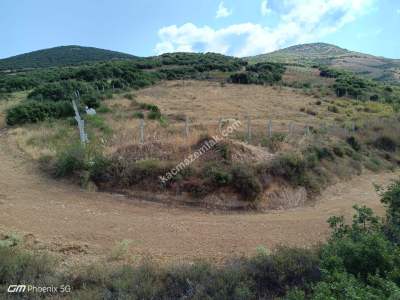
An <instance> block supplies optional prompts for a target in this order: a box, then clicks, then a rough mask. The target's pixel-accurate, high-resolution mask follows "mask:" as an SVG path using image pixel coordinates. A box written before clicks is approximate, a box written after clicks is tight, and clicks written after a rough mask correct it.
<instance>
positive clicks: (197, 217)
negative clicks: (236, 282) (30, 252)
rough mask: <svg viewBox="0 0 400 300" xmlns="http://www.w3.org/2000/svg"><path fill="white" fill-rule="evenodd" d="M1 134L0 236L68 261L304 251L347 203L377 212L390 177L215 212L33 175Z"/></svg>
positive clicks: (360, 179) (378, 176)
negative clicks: (379, 189) (304, 198)
mask: <svg viewBox="0 0 400 300" xmlns="http://www.w3.org/2000/svg"><path fill="white" fill-rule="evenodd" d="M6 134H7V132H6V131H4V130H3V131H2V133H0V162H1V172H0V232H2V233H9V232H16V233H19V234H22V235H25V237H26V240H27V243H28V244H29V246H30V247H32V248H39V249H48V250H51V251H53V252H55V253H59V254H60V255H61V256H63V257H64V258H66V259H68V260H75V259H78V260H82V259H96V258H100V257H104V256H107V255H108V254H109V253H110V251H111V250H112V249H113V248H114V247H115V245H116V243H118V242H121V241H122V240H129V241H131V243H130V250H129V251H130V254H132V255H133V256H135V257H144V256H151V257H153V258H154V259H156V260H159V261H168V262H170V261H176V260H189V261H190V260H193V259H196V258H199V257H203V258H207V259H211V260H215V261H221V260H223V259H224V258H227V257H231V256H232V255H242V254H244V255H248V254H252V253H254V252H255V251H256V248H257V247H259V246H264V247H266V248H270V249H271V248H274V247H276V246H278V245H280V244H287V245H299V246H309V245H312V244H314V243H317V242H319V241H321V240H323V239H325V238H326V237H327V235H328V233H329V230H328V226H327V224H326V219H327V218H328V217H329V216H332V215H341V214H344V215H345V216H346V217H348V218H349V217H350V216H351V215H352V213H353V212H352V209H351V207H352V205H353V204H354V203H362V204H366V205H368V206H369V207H372V208H373V209H375V210H376V211H378V212H379V211H382V208H381V205H380V203H379V200H378V196H377V195H376V193H375V191H374V187H373V185H372V183H378V184H385V183H388V182H389V181H390V179H392V178H395V177H396V174H394V173H384V174H365V175H363V176H360V177H356V178H354V179H353V180H351V181H348V182H344V183H340V184H337V185H335V186H332V187H330V188H328V189H327V190H326V191H325V192H324V193H323V195H322V196H321V197H320V199H318V201H317V203H316V205H315V206H314V207H303V208H298V209H295V210H289V211H275V212H271V213H263V214H261V213H220V212H206V211H198V210H193V209H184V208H172V207H166V206H163V205H161V204H156V203H147V202H144V201H140V199H127V198H125V197H123V196H119V195H111V194H105V193H89V192H85V191H81V190H80V189H79V188H78V187H76V186H73V185H69V184H67V183H63V182H57V181H54V180H52V179H49V178H45V177H44V176H38V173H37V170H36V169H35V166H34V165H31V164H30V163H29V162H27V161H26V160H25V159H24V157H23V156H22V154H21V153H18V151H16V150H15V149H16V148H15V147H14V146H13V145H8V144H7V143H6V141H7V140H6V136H5V135H6Z"/></svg>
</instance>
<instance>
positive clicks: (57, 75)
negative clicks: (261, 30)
mask: <svg viewBox="0 0 400 300" xmlns="http://www.w3.org/2000/svg"><path fill="white" fill-rule="evenodd" d="M245 64H246V63H245V62H244V61H243V60H241V59H238V58H233V57H228V56H224V55H220V54H215V53H205V54H195V53H173V54H164V55H161V56H157V57H149V58H135V59H131V60H119V61H108V62H102V63H94V64H88V65H80V66H76V67H59V68H47V69H38V70H31V71H20V72H16V73H0V74H1V75H0V94H4V93H10V92H16V91H25V90H29V91H30V92H29V94H28V97H27V98H28V100H29V101H44V102H46V103H47V104H41V105H39V104H36V105H34V104H32V103H31V102H30V103H29V104H27V103H21V104H20V105H19V106H17V107H15V108H11V109H10V110H9V114H10V118H8V120H9V122H8V123H9V124H10V125H14V124H17V123H18V122H19V123H26V122H33V121H35V120H36V121H39V120H42V119H43V116H48V117H55V118H59V117H63V116H65V115H66V114H64V113H59V111H58V110H57V109H49V107H52V108H53V107H54V106H55V105H53V104H49V103H48V102H61V101H71V99H72V98H73V97H74V93H75V91H76V90H78V91H79V92H80V95H81V100H82V102H81V105H88V106H90V107H94V108H96V107H98V106H99V104H100V99H101V98H102V93H104V92H107V93H109V92H110V93H113V92H115V91H116V90H123V89H128V88H133V89H138V88H143V87H146V86H149V85H152V84H154V83H155V82H157V81H159V80H161V79H167V80H173V79H187V78H193V79H199V78H203V77H205V76H204V75H202V74H206V73H207V72H209V71H221V72H227V71H235V70H239V69H240V68H242V66H244V65H245ZM39 106H40V109H37V108H38V107H39ZM44 110H45V113H42V112H43V111H44ZM16 115H19V117H16Z"/></svg>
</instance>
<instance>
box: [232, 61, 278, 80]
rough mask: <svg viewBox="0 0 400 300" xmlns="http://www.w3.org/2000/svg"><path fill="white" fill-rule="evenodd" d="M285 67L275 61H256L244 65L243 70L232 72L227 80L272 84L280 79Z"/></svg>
mask: <svg viewBox="0 0 400 300" xmlns="http://www.w3.org/2000/svg"><path fill="white" fill-rule="evenodd" d="M284 71H285V67H284V66H283V65H282V64H277V63H271V62H266V63H257V64H254V65H249V66H247V67H246V71H245V72H239V73H234V74H232V75H231V76H230V78H229V81H230V82H232V83H239V84H266V83H269V84H272V83H275V82H278V81H280V80H282V75H283V73H284Z"/></svg>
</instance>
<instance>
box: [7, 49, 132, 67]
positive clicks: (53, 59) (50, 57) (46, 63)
mask: <svg viewBox="0 0 400 300" xmlns="http://www.w3.org/2000/svg"><path fill="white" fill-rule="evenodd" d="M131 58H135V56H133V55H130V54H126V53H121V52H116V51H111V50H105V49H99V48H94V47H82V46H60V47H54V48H49V49H43V50H38V51H33V52H29V53H24V54H20V55H16V56H12V57H9V58H5V59H0V70H10V69H11V70H18V69H27V68H47V67H60V66H68V65H77V64H81V63H88V62H98V61H108V60H112V59H131Z"/></svg>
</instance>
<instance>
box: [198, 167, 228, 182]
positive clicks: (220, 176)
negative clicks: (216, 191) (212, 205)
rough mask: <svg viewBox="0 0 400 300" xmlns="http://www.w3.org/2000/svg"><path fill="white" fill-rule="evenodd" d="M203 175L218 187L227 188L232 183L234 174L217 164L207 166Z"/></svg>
mask: <svg viewBox="0 0 400 300" xmlns="http://www.w3.org/2000/svg"><path fill="white" fill-rule="evenodd" d="M202 173H203V176H204V177H205V178H207V179H209V180H210V182H211V183H212V184H213V185H215V186H217V187H220V186H227V185H229V184H231V182H232V174H230V173H229V172H228V171H226V170H224V169H223V168H221V167H220V166H218V165H217V164H211V165H207V166H206V167H205V168H204V169H203V172H202Z"/></svg>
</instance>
